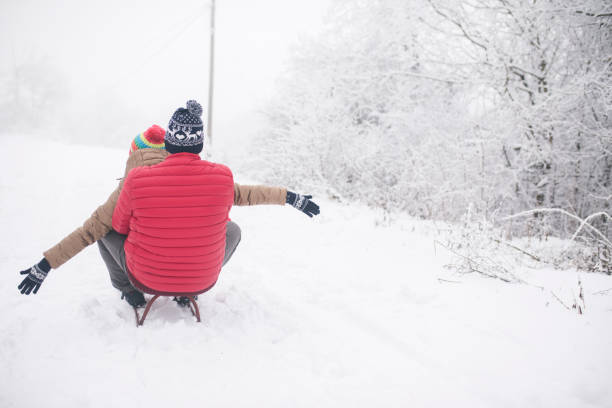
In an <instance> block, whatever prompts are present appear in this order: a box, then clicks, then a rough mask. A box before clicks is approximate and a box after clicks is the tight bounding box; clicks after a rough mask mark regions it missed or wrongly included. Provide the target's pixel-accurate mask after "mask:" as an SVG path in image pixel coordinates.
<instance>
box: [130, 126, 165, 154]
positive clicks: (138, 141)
mask: <svg viewBox="0 0 612 408" xmlns="http://www.w3.org/2000/svg"><path fill="white" fill-rule="evenodd" d="M165 134H166V131H165V130H164V128H162V127H161V126H157V125H153V126H151V127H150V128H148V129H147V130H145V131H144V132H142V133H140V134H139V135H138V136H136V137H135V138H134V140H133V141H132V145H131V146H130V154H132V152H134V151H135V150H138V149H165V148H166V146H165V144H164V136H165Z"/></svg>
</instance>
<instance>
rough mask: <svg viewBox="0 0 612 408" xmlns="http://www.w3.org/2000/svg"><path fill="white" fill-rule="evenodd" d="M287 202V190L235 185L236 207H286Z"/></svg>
mask: <svg viewBox="0 0 612 408" xmlns="http://www.w3.org/2000/svg"><path fill="white" fill-rule="evenodd" d="M286 200H287V190H286V189H284V188H280V187H269V186H245V185H240V184H238V183H234V205H238V206H244V205H262V204H276V205H285V202H286Z"/></svg>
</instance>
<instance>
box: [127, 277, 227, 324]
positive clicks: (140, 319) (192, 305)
mask: <svg viewBox="0 0 612 408" xmlns="http://www.w3.org/2000/svg"><path fill="white" fill-rule="evenodd" d="M127 275H128V279H129V280H130V282H131V283H132V285H133V286H134V287H135V288H137V289H138V290H140V291H141V292H143V293H146V294H149V295H153V297H152V298H151V299H149V301H148V302H147V304H146V305H145V310H144V312H143V313H142V316H140V315H139V313H138V308H136V307H134V314H135V315H136V327H139V326H142V325H143V324H144V321H145V319H146V318H147V315H148V314H149V311H150V310H151V306H153V303H155V301H156V300H157V299H159V297H160V296H168V297H170V296H173V297H179V298H186V299H187V301H188V302H189V303H188V306H189V310H191V313H192V314H193V315H194V316H195V318H196V320H197V322H198V323H200V322H201V321H202V320H201V319H200V309H199V308H198V302H196V300H197V298H198V295H200V294H202V293H204V292H207V291H208V290H210V289H211V288H212V287H213V286H215V283H217V282H214V283H213V284H212V285H210V286H209V287H207V288H205V289H203V290H199V291H197V292H191V293H174V292H165V291H161V290H155V289H153V288H149V287H147V286H145V285H143V284H142V283H140V282H139V281H138V280H137V279H136V278H134V275H132V274H131V273H130V271H129V270H128V274H127ZM177 303H179V305H180V306H183V305H185V303H186V302H184V301H177Z"/></svg>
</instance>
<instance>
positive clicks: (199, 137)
mask: <svg viewBox="0 0 612 408" xmlns="http://www.w3.org/2000/svg"><path fill="white" fill-rule="evenodd" d="M186 106H187V108H178V109H177V110H176V111H175V112H174V115H172V118H170V123H168V130H167V131H166V136H165V137H164V141H165V143H166V150H167V151H168V152H169V153H181V152H187V153H195V154H198V153H200V152H201V151H202V148H203V147H204V126H203V124H202V119H201V118H200V116H202V105H200V104H199V103H198V102H196V101H194V100H189V101H187V103H186Z"/></svg>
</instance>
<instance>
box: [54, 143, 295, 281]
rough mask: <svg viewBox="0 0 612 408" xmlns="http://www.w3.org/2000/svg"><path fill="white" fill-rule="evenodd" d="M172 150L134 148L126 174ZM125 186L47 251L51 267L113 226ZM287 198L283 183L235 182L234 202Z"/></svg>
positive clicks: (281, 201)
mask: <svg viewBox="0 0 612 408" xmlns="http://www.w3.org/2000/svg"><path fill="white" fill-rule="evenodd" d="M166 156H168V152H166V151H165V150H161V149H138V150H136V151H134V152H133V153H132V154H131V155H130V157H129V158H128V160H127V163H126V165H125V174H124V178H125V176H127V174H128V173H129V172H130V170H132V169H133V168H135V167H140V166H152V165H154V164H157V163H160V162H162V161H163V160H164V159H165V158H166ZM122 187H123V179H121V181H120V182H119V186H118V187H117V188H116V189H115V191H113V193H112V194H111V195H110V196H109V197H108V199H107V200H106V202H105V203H104V204H102V205H101V206H99V207H98V208H97V209H96V211H94V213H93V214H92V215H91V217H89V218H88V219H87V220H86V221H85V222H84V223H83V225H82V226H81V227H79V228H77V229H76V230H74V231H73V232H72V233H71V234H69V235H68V236H67V237H66V238H64V239H62V240H61V241H60V242H59V243H58V244H57V245H55V246H54V247H53V248H51V249H49V250H47V251H45V252H44V256H45V258H46V259H47V261H49V265H51V268H54V269H55V268H58V267H60V266H61V265H62V264H64V263H65V262H66V261H68V260H69V259H70V258H72V257H73V256H75V255H76V254H78V253H79V252H81V251H82V250H83V249H84V248H85V247H87V246H89V245H91V244H93V243H94V242H96V241H97V240H99V239H100V238H102V237H103V236H105V235H106V234H108V232H109V231H110V230H111V229H112V220H113V211H114V210H115V205H116V204H117V199H118V198H119V193H120V192H121V188H122ZM286 199H287V190H286V189H284V188H280V187H268V186H241V185H239V184H234V205H239V206H244V205H260V204H277V205H284V204H285V201H286Z"/></svg>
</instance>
